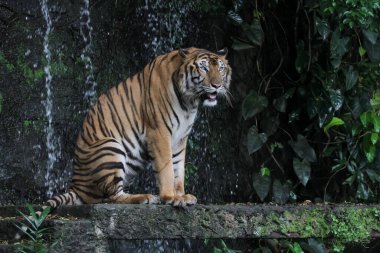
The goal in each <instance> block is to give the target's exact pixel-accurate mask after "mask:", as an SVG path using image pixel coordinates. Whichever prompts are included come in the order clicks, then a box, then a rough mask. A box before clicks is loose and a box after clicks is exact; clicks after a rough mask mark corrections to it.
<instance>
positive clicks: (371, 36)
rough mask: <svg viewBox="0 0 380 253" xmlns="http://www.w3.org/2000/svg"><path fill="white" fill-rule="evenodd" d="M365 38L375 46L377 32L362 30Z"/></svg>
mask: <svg viewBox="0 0 380 253" xmlns="http://www.w3.org/2000/svg"><path fill="white" fill-rule="evenodd" d="M362 33H363V35H364V37H365V38H366V39H367V40H368V41H369V42H370V43H371V44H372V45H375V44H376V41H377V32H373V31H368V30H362Z"/></svg>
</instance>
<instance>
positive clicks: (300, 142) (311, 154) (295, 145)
mask: <svg viewBox="0 0 380 253" xmlns="http://www.w3.org/2000/svg"><path fill="white" fill-rule="evenodd" d="M289 145H290V146H291V147H292V149H293V150H294V152H296V154H297V155H298V156H299V157H300V158H302V159H304V160H306V161H308V162H315V161H316V160H317V156H316V154H315V151H314V149H313V148H312V147H311V146H310V145H309V143H308V142H307V140H306V138H305V137H304V136H302V135H300V134H298V135H297V141H296V142H294V141H292V140H290V141H289Z"/></svg>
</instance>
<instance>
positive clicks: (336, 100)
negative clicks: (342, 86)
mask: <svg viewBox="0 0 380 253" xmlns="http://www.w3.org/2000/svg"><path fill="white" fill-rule="evenodd" d="M329 97H330V102H331V104H332V106H333V107H334V109H335V111H338V110H339V109H340V108H341V107H342V105H343V95H342V92H341V91H340V90H339V89H337V90H329Z"/></svg>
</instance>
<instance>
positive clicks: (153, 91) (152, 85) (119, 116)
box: [48, 48, 231, 208]
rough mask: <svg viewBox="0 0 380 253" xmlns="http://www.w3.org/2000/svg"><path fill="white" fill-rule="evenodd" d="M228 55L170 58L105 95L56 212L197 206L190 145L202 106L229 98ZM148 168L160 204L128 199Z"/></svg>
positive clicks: (85, 130) (86, 127)
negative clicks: (189, 180)
mask: <svg viewBox="0 0 380 253" xmlns="http://www.w3.org/2000/svg"><path fill="white" fill-rule="evenodd" d="M226 54H227V51H226V50H223V51H219V52H218V53H211V52H209V51H207V50H204V49H198V48H188V49H183V50H176V51H172V52H170V53H167V54H165V55H160V56H158V57H156V58H155V59H154V60H153V61H151V62H150V63H149V64H148V65H146V66H145V68H144V69H143V70H142V71H141V72H139V73H137V74H135V75H134V76H132V77H130V78H128V79H127V80H126V81H124V82H122V83H120V84H119V85H117V86H115V87H113V88H111V89H110V90H109V91H108V92H107V93H106V94H103V95H101V96H100V97H99V99H98V101H97V103H96V104H95V105H94V106H93V107H92V108H91V110H90V111H89V113H88V115H87V116H86V118H85V120H84V123H83V127H82V130H81V132H80V134H79V136H78V139H77V143H76V147H75V154H74V171H73V176H72V182H71V185H70V188H69V190H68V192H67V193H64V194H61V195H57V196H55V197H53V198H52V199H50V200H48V203H49V204H50V205H51V206H52V207H53V208H55V207H57V206H60V205H74V204H90V203H99V202H110V203H149V204H151V203H158V202H163V203H168V204H173V205H180V206H185V205H193V204H195V203H196V202H197V199H196V197H195V196H193V195H191V194H185V190H184V175H185V171H184V167H185V154H186V142H187V137H188V135H189V133H190V131H191V128H192V125H193V123H194V120H195V117H196V114H197V108H198V105H199V104H200V103H203V105H205V106H214V105H216V104H217V98H218V97H219V96H224V97H227V98H228V94H229V92H228V88H229V85H230V80H231V68H230V66H229V65H228V61H227V60H226ZM149 163H151V164H152V165H153V166H152V167H153V170H154V173H155V175H156V180H157V185H158V187H159V196H154V195H151V194H129V193H126V192H124V190H123V188H124V185H125V184H129V183H130V182H131V179H132V178H133V177H134V176H136V175H137V173H139V172H140V171H141V170H144V169H145V168H147V167H148V165H149Z"/></svg>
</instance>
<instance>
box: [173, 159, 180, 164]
mask: <svg viewBox="0 0 380 253" xmlns="http://www.w3.org/2000/svg"><path fill="white" fill-rule="evenodd" d="M181 161H182V159H181V160H178V161H175V162H173V164H177V163H179V162H181Z"/></svg>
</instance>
